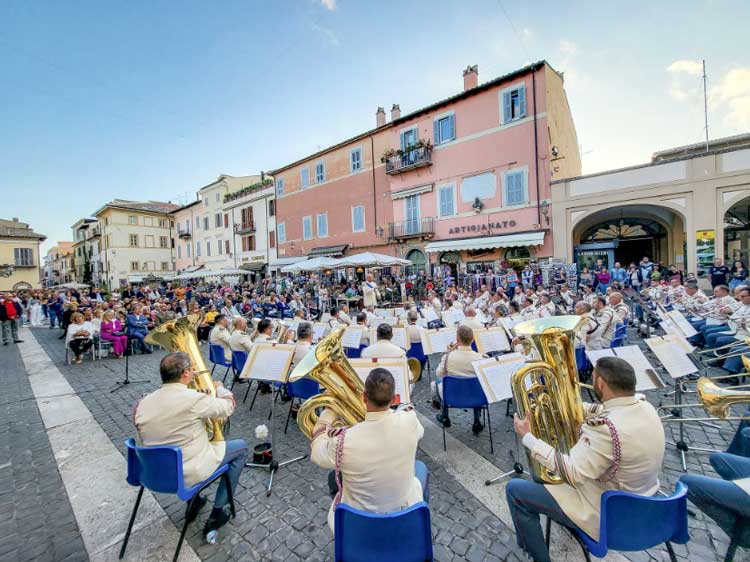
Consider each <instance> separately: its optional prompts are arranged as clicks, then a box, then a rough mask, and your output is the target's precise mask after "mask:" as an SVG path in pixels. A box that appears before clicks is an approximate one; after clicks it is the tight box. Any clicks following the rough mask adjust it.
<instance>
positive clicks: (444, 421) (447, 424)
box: [435, 414, 451, 427]
mask: <svg viewBox="0 0 750 562" xmlns="http://www.w3.org/2000/svg"><path fill="white" fill-rule="evenodd" d="M435 419H436V420H437V421H438V423H440V424H442V425H443V427H450V426H451V419H450V418H449V417H448V416H444V415H443V414H438V415H436V416H435Z"/></svg>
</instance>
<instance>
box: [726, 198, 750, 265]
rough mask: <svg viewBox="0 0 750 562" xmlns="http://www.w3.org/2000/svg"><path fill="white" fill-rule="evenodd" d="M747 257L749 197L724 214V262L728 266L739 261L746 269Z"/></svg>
mask: <svg viewBox="0 0 750 562" xmlns="http://www.w3.org/2000/svg"><path fill="white" fill-rule="evenodd" d="M748 255H750V197H746V198H745V199H743V200H742V201H739V202H737V203H735V204H734V205H732V206H731V207H730V208H729V209H727V212H726V213H724V256H723V257H724V260H725V261H726V263H727V264H728V265H730V266H731V265H732V263H733V262H736V261H741V262H742V263H743V264H744V265H745V267H747V262H748ZM719 257H721V256H719Z"/></svg>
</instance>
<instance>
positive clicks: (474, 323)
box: [459, 316, 484, 330]
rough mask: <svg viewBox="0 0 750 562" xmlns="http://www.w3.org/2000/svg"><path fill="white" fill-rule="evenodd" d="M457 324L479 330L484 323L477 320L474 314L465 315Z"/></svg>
mask: <svg viewBox="0 0 750 562" xmlns="http://www.w3.org/2000/svg"><path fill="white" fill-rule="evenodd" d="M459 326H468V327H469V328H471V329H472V330H481V329H482V328H484V324H482V323H481V322H480V321H479V320H477V317H476V316H467V317H466V318H464V319H463V320H462V321H461V322H460V323H459Z"/></svg>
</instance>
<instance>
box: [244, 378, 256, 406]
mask: <svg viewBox="0 0 750 562" xmlns="http://www.w3.org/2000/svg"><path fill="white" fill-rule="evenodd" d="M251 386H253V381H250V380H249V381H247V390H246V391H245V397H244V398H243V399H242V403H243V404H244V403H245V402H247V395H248V394H250V387H251Z"/></svg>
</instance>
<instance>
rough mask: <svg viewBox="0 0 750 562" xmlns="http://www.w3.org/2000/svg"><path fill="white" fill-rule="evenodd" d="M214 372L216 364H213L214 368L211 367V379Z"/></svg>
mask: <svg viewBox="0 0 750 562" xmlns="http://www.w3.org/2000/svg"><path fill="white" fill-rule="evenodd" d="M215 370H216V363H214V366H213V367H211V377H212V378H213V376H214V371H215Z"/></svg>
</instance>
